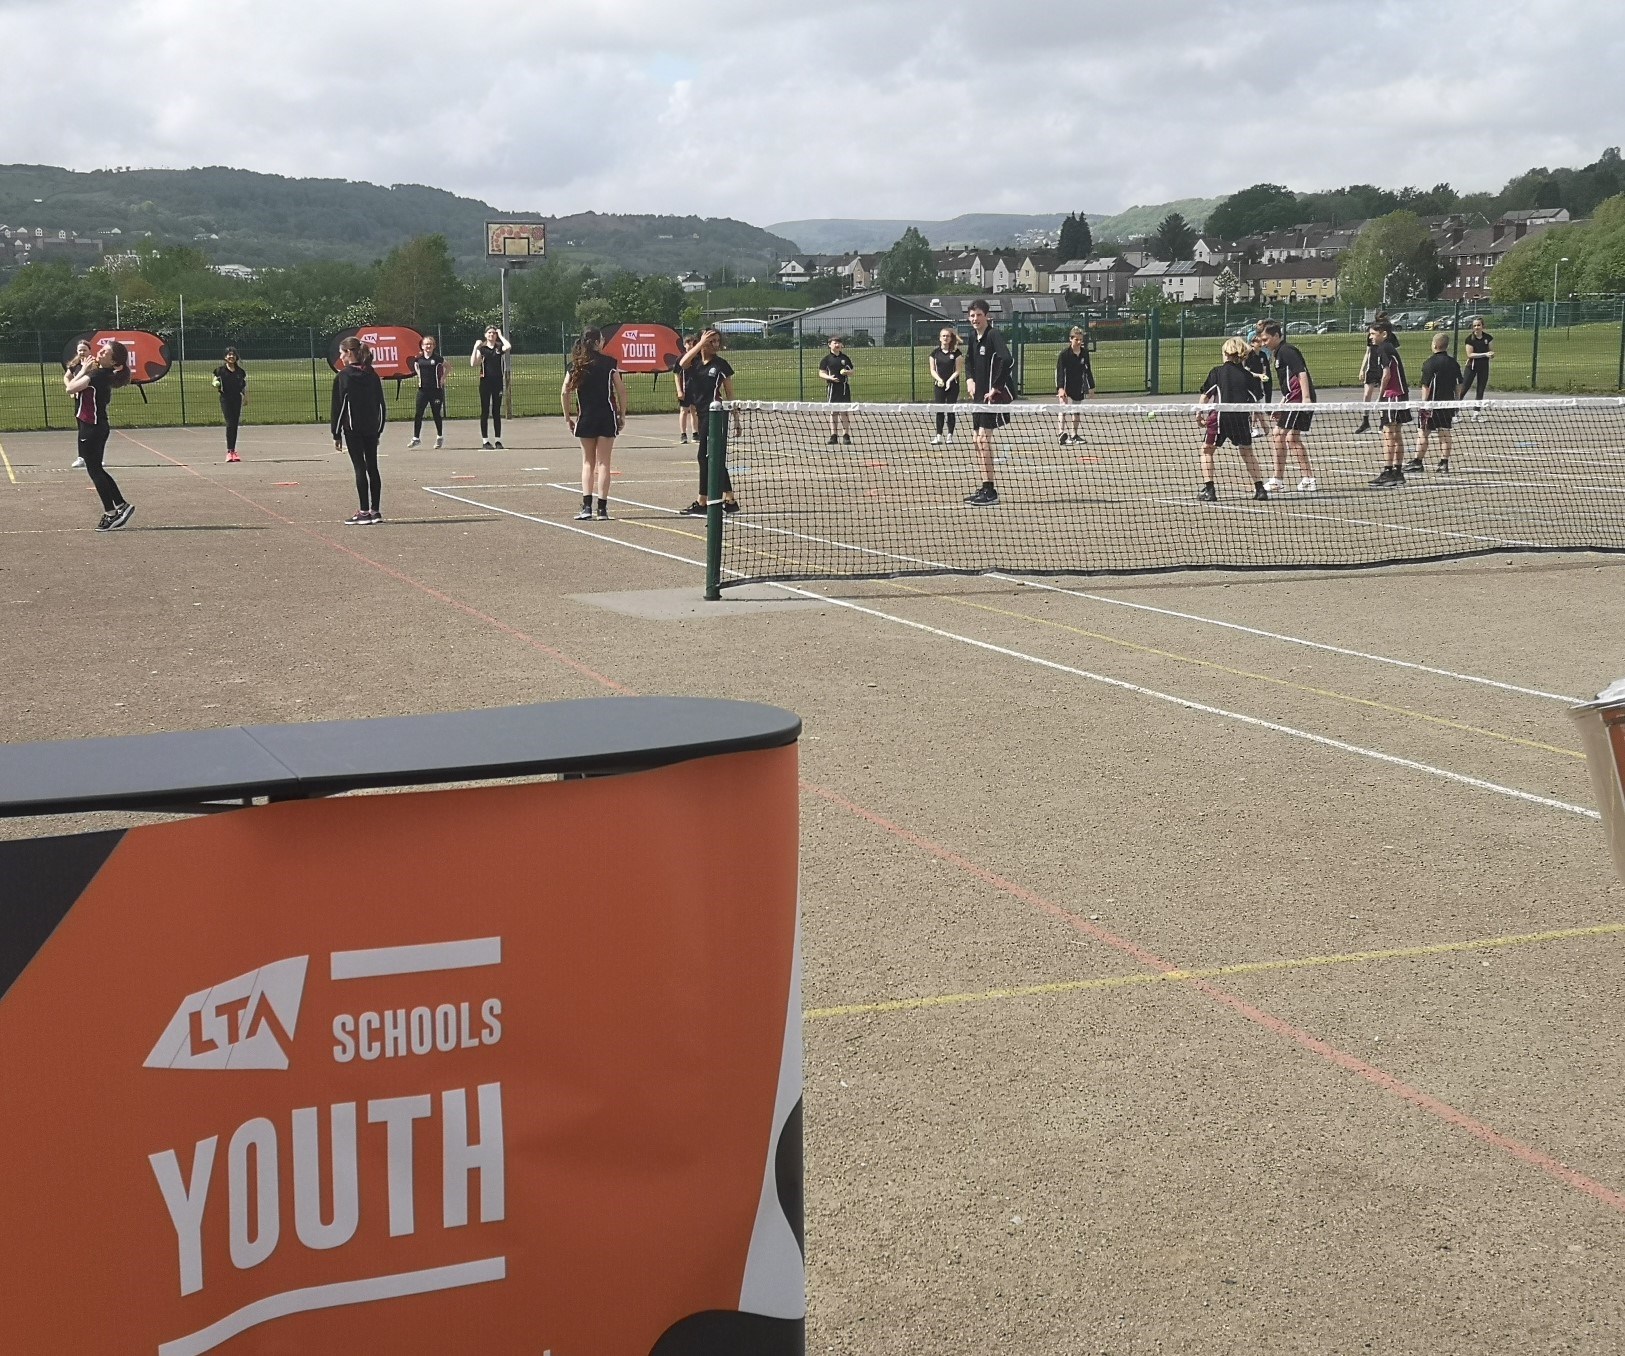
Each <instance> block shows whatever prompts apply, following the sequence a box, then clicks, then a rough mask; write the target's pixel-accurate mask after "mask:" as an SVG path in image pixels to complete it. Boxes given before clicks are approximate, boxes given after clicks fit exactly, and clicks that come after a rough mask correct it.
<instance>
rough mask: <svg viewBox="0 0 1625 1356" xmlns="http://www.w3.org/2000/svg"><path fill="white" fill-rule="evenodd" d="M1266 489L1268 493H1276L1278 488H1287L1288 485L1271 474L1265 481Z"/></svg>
mask: <svg viewBox="0 0 1625 1356" xmlns="http://www.w3.org/2000/svg"><path fill="white" fill-rule="evenodd" d="M1264 489H1265V490H1266V491H1267V492H1268V493H1270V494H1274V493H1275V492H1276V491H1277V490H1284V489H1286V486H1285V485H1284V484H1283V483H1282V482H1281V481H1280V480H1278V479H1277V478H1276V477H1275V476H1271V477H1270V478H1269V479H1268V480H1266V481H1265V482H1264Z"/></svg>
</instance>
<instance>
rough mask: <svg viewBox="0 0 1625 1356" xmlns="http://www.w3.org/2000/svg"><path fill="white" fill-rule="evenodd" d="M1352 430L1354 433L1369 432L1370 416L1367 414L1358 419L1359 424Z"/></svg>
mask: <svg viewBox="0 0 1625 1356" xmlns="http://www.w3.org/2000/svg"><path fill="white" fill-rule="evenodd" d="M1354 431H1355V432H1356V433H1370V432H1371V416H1370V415H1369V414H1368V415H1366V416H1365V417H1364V418H1363V419H1361V420H1360V426H1359V427H1358V428H1357V429H1355V430H1354Z"/></svg>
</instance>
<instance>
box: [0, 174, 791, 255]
mask: <svg viewBox="0 0 1625 1356" xmlns="http://www.w3.org/2000/svg"><path fill="white" fill-rule="evenodd" d="M42 199H43V201H40V200H42ZM524 214H526V209H525V208H524V206H523V205H520V206H518V207H516V208H496V207H492V206H490V205H489V204H488V203H484V202H480V201H479V200H478V199H475V198H463V197H459V196H458V195H457V194H455V193H448V192H446V191H445V190H444V189H438V188H428V187H425V186H423V185H421V184H396V185H394V186H393V187H387V188H386V187H384V186H382V185H380V184H367V183H352V182H350V181H348V180H344V179H288V178H284V177H282V176H281V175H276V174H257V173H254V172H252V171H249V170H236V169H222V168H217V167H213V168H208V169H186V170H96V171H92V172H89V173H76V172H73V171H69V170H64V169H57V168H55V167H53V166H46V165H0V223H3V224H6V225H9V226H11V227H12V228H13V229H15V228H17V227H20V226H26V227H28V228H29V229H33V228H34V227H43V228H44V229H45V230H47V231H51V232H54V231H56V230H59V229H60V230H72V231H77V232H79V233H80V234H81V235H103V234H105V233H106V232H109V231H111V230H114V229H117V230H118V232H119V235H117V236H113V237H111V239H112V240H113V241H122V242H124V243H126V244H128V243H133V241H134V240H137V239H140V238H142V237H143V236H145V235H146V234H148V233H150V234H151V235H152V237H153V239H155V240H158V241H170V242H178V243H182V244H196V245H197V246H198V247H200V248H202V249H204V250H206V251H207V252H208V254H209V255H210V257H211V258H212V259H213V260H214V261H215V262H217V263H230V264H247V265H249V266H250V267H253V268H263V267H276V266H281V265H287V264H295V263H300V262H303V261H305V260H309V259H339V260H349V261H351V262H354V263H359V264H367V263H371V262H372V261H373V260H374V259H377V258H379V257H381V256H382V255H384V254H385V253H387V252H388V251H389V250H390V249H392V248H394V247H395V246H396V245H399V244H401V243H402V242H403V241H406V240H409V239H411V238H412V237H413V236H417V235H426V234H430V233H433V232H439V233H440V234H442V235H444V236H445V237H446V239H447V241H448V242H449V243H450V245H451V249H452V253H453V256H454V258H455V259H456V261H457V265H458V267H459V269H462V270H464V271H467V270H469V269H473V268H476V267H483V266H484V260H483V250H484V238H485V237H484V223H485V222H486V220H487V219H488V218H500V217H504V216H517V215H524ZM544 219H546V220H548V223H549V231H548V239H549V246H550V250H551V251H552V252H553V253H555V254H556V255H557V256H558V257H560V258H564V259H568V260H571V261H573V262H581V263H591V264H594V265H595V266H597V267H599V268H600V269H617V268H625V269H631V270H633V271H634V272H638V273H681V272H684V271H687V270H689V269H694V270H697V271H700V272H711V271H712V270H714V269H717V268H720V267H721V266H723V265H728V266H730V267H732V268H735V269H738V270H740V271H741V272H744V273H745V274H747V275H749V274H758V273H761V272H762V270H763V269H764V268H767V267H768V265H769V264H770V263H771V262H772V261H774V260H776V259H777V258H779V257H781V256H783V255H785V254H789V253H793V252H794V249H795V247H794V245H793V244H792V243H791V242H790V241H788V240H784V239H781V238H779V237H777V236H774V235H771V234H769V233H768V232H766V231H763V230H761V229H760V228H759V227H756V226H751V225H748V224H746V223H745V222H742V221H731V220H726V219H714V218H700V217H662V216H608V215H601V214H599V213H595V212H589V213H583V214H580V215H577V216H570V217H560V218H556V219H555V218H545V214H544ZM200 236H201V237H202V239H199V238H198V237H200ZM769 271H771V270H770V269H769Z"/></svg>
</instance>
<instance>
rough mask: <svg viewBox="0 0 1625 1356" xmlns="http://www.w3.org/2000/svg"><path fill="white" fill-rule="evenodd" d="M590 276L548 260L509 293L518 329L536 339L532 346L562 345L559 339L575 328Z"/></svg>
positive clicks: (522, 277) (529, 271)
mask: <svg viewBox="0 0 1625 1356" xmlns="http://www.w3.org/2000/svg"><path fill="white" fill-rule="evenodd" d="M587 276H588V275H587V274H586V273H584V272H583V271H582V270H580V269H576V268H571V267H570V266H569V265H568V264H566V263H563V262H562V261H560V260H558V259H544V260H543V261H542V262H541V263H540V264H537V265H533V266H532V267H530V268H527V269H525V270H524V271H523V272H522V273H520V274H519V277H518V279H517V280H516V281H515V282H514V283H513V285H512V286H511V287H510V289H509V301H510V303H511V304H512V306H513V314H514V327H515V328H516V329H523V330H525V331H526V332H527V333H528V334H529V335H531V336H532V339H531V341H530V342H532V343H535V342H538V339H539V338H540V337H542V336H545V342H547V343H549V344H551V343H556V342H557V341H558V336H560V335H561V334H563V333H564V332H565V331H567V330H570V329H572V328H574V326H575V323H576V303H577V302H579V301H580V300H581V295H582V288H583V287H584V286H585V284H586V281H587Z"/></svg>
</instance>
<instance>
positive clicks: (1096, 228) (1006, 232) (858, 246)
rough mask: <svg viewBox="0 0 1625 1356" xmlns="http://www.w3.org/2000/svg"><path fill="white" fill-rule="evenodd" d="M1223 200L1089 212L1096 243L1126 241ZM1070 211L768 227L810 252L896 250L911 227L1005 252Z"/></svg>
mask: <svg viewBox="0 0 1625 1356" xmlns="http://www.w3.org/2000/svg"><path fill="white" fill-rule="evenodd" d="M1219 201H1220V200H1219V199H1218V198H1181V199H1179V200H1178V201H1176V202H1167V203H1160V204H1157V205H1155V206H1147V207H1130V208H1129V209H1128V210H1127V211H1125V212H1118V213H1116V214H1115V215H1110V216H1108V215H1105V214H1103V213H1097V212H1086V213H1085V214H1084V215H1085V216H1087V217H1088V218H1089V227H1090V229H1091V230H1092V231H1093V232H1094V234H1095V238H1096V239H1104V240H1120V239H1125V238H1127V237H1128V236H1131V235H1150V234H1151V232H1152V231H1154V230H1156V228H1157V223H1158V222H1159V221H1161V220H1162V219H1163V218H1164V217H1165V216H1167V215H1168V213H1170V212H1178V213H1179V214H1180V215H1181V216H1183V217H1184V218H1185V220H1186V221H1189V222H1190V223H1191V224H1192V225H1194V226H1197V227H1198V228H1199V227H1200V226H1201V223H1202V222H1203V221H1205V220H1206V219H1207V214H1208V213H1209V212H1211V211H1212V210H1213V209H1214V208H1215V207H1216V206H1217V205H1218V204H1219ZM1067 215H1068V214H1067V213H1066V212H1048V213H1038V214H1034V215H1022V214H1019V213H1013V212H967V213H964V214H962V215H960V216H957V217H952V218H950V219H949V220H947V221H926V220H923V219H917V218H872V217H827V218H818V219H814V220H808V221H780V222H775V223H774V224H773V225H771V226H769V227H767V229H768V230H769V231H771V232H772V233H773V234H774V235H780V236H788V237H789V238H790V239H791V240H793V241H795V243H796V245H797V247H798V249H799V250H800V252H801V253H804V254H842V253H845V252H846V251H849V250H859V251H862V252H864V253H870V252H873V251H878V250H885V249H890V248H891V247H892V245H894V244H896V243H897V239H898V237H899V236H901V235H902V234H903V232H904V231H905V230H907V229H908V228H909V227H910V226H914V227H917V228H918V229H919V231H920V232H921V234H923V235H924V236H925V238H926V239H927V240H929V241H930V242H931V244H932V245H933V246H934V247H936V248H938V249H941V248H942V247H944V246H946V245H977V246H980V247H984V248H987V249H1002V248H1005V247H1008V246H1011V245H1013V244H1014V243H1015V241H1016V238H1017V237H1018V236H1020V235H1023V234H1026V233H1028V232H1036V231H1049V232H1053V231H1057V230H1059V229H1060V226H1061V223H1062V222H1063V221H1065V220H1066V218H1067Z"/></svg>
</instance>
